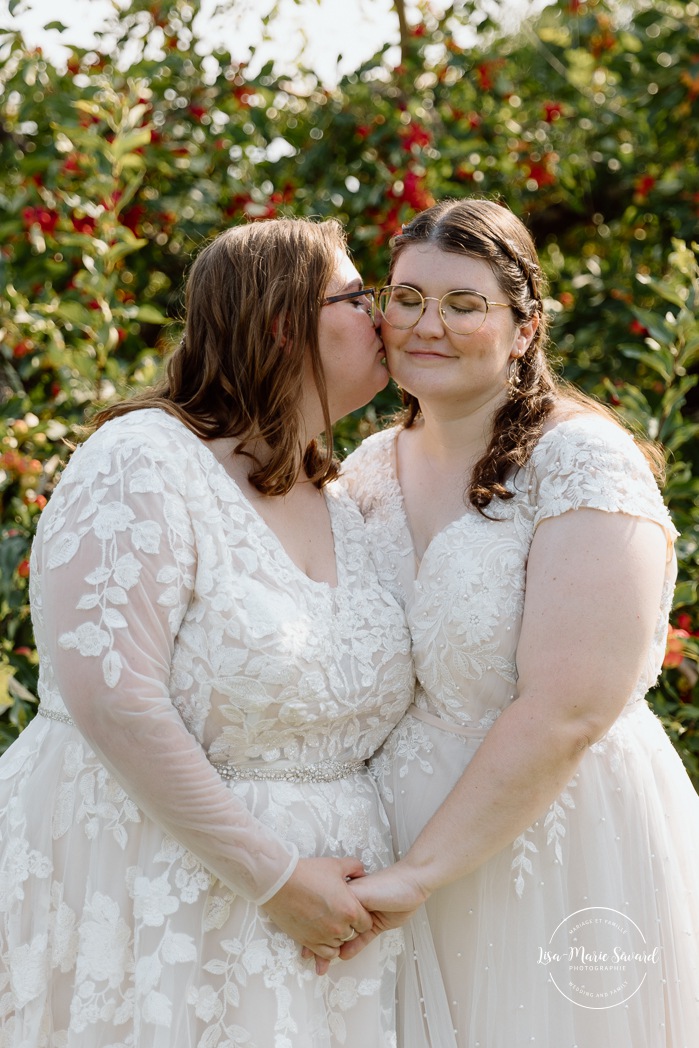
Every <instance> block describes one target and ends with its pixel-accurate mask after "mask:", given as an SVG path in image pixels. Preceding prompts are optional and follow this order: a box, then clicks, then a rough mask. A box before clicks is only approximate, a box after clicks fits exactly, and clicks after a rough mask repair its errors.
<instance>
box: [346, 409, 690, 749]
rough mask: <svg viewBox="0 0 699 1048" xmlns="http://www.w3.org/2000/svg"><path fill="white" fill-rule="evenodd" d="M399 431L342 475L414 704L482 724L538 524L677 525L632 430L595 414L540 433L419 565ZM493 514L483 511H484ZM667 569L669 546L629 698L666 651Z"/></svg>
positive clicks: (505, 657)
mask: <svg viewBox="0 0 699 1048" xmlns="http://www.w3.org/2000/svg"><path fill="white" fill-rule="evenodd" d="M397 432H398V430H396V429H389V430H385V431H383V432H381V433H378V434H375V435H374V436H371V437H369V438H368V439H367V440H365V441H364V443H363V444H362V445H361V447H360V448H359V449H358V450H357V451H355V452H354V453H353V454H352V455H351V456H350V457H349V458H348V460H347V462H346V463H345V467H344V470H343V477H344V481H345V483H346V485H347V486H348V489H349V490H350V492H351V493H352V495H353V497H354V498H355V499H356V500H357V502H358V504H359V505H360V508H361V509H362V512H363V513H364V515H365V517H366V520H367V529H368V535H369V539H370V542H371V545H372V548H373V550H374V556H375V559H376V562H377V566H378V569H379V574H380V576H381V579H382V581H383V583H384V585H385V586H386V587H387V588H388V589H390V590H391V592H392V593H393V594H394V596H395V597H396V599H398V600H400V601H401V603H402V604H403V605H404V607H405V610H406V614H407V618H408V623H409V626H410V631H411V634H412V639H413V652H414V658H415V667H416V673H417V678H418V682H419V686H418V689H417V693H416V700H415V701H416V705H417V706H418V707H419V708H422V709H425V710H427V711H429V712H430V713H433V714H435V715H437V716H439V717H441V718H443V719H445V720H447V721H449V722H452V723H455V724H458V725H461V726H464V727H468V728H474V729H476V728H477V729H482V730H486V729H487V728H489V727H490V726H491V724H492V723H493V721H494V720H495V719H496V718H497V716H498V715H499V714H500V712H501V711H502V710H503V709H504V708H505V707H506V706H507V705H508V704H509V703H510V702H511V701H512V700H513V699H514V698H515V696H516V690H517V687H516V686H517V667H516V651H517V644H518V640H519V631H520V626H521V617H522V610H523V606H524V589H525V583H526V569H527V557H528V553H529V547H530V545H531V542H532V538H533V535H534V532H535V530H536V527H537V526H538V524H539V523H540V522H541V521H542V520H545V519H546V518H548V517H555V516H557V515H560V514H562V513H566V512H568V511H570V510H574V509H576V508H580V507H585V508H588V509H598V510H603V511H606V512H622V513H627V514H630V515H633V516H639V517H644V518H647V519H649V520H653V521H656V522H657V523H659V524H660V525H661V526H662V527H663V528H664V529H665V531H666V534H667V536H668V541H669V542H670V541H671V540H673V539H674V536H675V535H676V531H675V528H674V526H673V524H672V521H671V519H670V516H669V514H668V511H667V509H666V508H665V506H664V504H663V502H662V499H661V497H660V493H659V491H658V488H657V486H656V484H655V481H654V480H653V477H652V475H651V473H650V470H649V468H648V465H647V463H646V461H645V458H644V457H643V455H642V453H641V452H640V450H639V449H638V447H637V446H636V445H635V444H634V442H633V440H632V439H631V437H630V436H629V435H628V434H627V433H626V432H625V431H624V430H622V429H621V428H620V427H619V426H616V425H615V424H614V423H612V422H610V421H608V420H607V419H605V418H602V417H600V416H597V415H592V414H590V415H585V416H579V417H576V418H573V419H570V420H567V421H565V422H561V423H559V424H558V425H557V426H555V427H554V428H552V429H551V430H549V431H548V432H547V433H545V434H544V435H543V436H542V438H541V439H540V441H539V443H538V444H537V446H536V448H535V450H534V453H533V455H532V457H531V459H530V461H529V463H528V464H527V466H526V468H524V469H522V470H521V471H520V472H519V473H518V474H517V475H516V476H515V477H514V478H513V479H512V480H510V481H509V482H508V485H507V486H508V489H509V490H510V491H512V492H513V493H514V496H513V498H512V499H510V500H508V501H503V500H498V499H494V500H493V502H491V504H490V506H489V507H488V508H487V510H486V513H487V514H488V517H486V516H484V515H483V514H482V513H480V512H479V511H478V510H477V509H476V508H475V507H473V506H471V505H470V504H469V505H467V506H466V507H465V510H464V514H463V516H461V517H459V518H458V519H457V520H455V521H453V522H452V523H450V524H449V525H447V526H446V527H445V528H443V529H442V530H441V531H440V532H439V533H438V534H437V535H435V536H434V538H433V539H432V541H431V543H430V544H429V546H428V548H427V550H426V551H425V553H424V555H423V557H422V561H421V562H420V563H419V564H418V562H417V558H416V555H415V551H414V546H413V541H412V537H411V534H410V529H409V526H408V521H407V518H406V514H405V508H404V505H403V497H402V493H401V490H400V486H399V483H398V479H397V474H396V455H395V440H396V434H397ZM489 518H491V519H489ZM675 576H676V564H675V560H674V555H672V554H671V553H669V556H668V566H667V572H666V579H665V586H664V589H663V595H662V601H661V605H660V607H659V608H658V616H657V628H656V632H655V637H654V641H653V645H652V647H651V649H650V651H649V654H648V658H647V660H646V664H645V667H644V670H643V673H642V674H641V676H640V677H639V679H638V681H637V683H636V686H635V688H634V690H633V693H632V694H631V695H630V696H629V704H631V703H633V702H635V701H637V700H638V699H640V698H642V697H643V696H644V695H645V694H646V692H647V691H648V689H649V688H650V687H651V686H652V684H653V683H654V682H655V680H656V678H657V676H658V673H659V671H660V667H661V665H662V659H663V655H664V652H665V641H666V637H667V617H668V613H669V610H670V606H671V600H672V592H673V588H674V582H675Z"/></svg>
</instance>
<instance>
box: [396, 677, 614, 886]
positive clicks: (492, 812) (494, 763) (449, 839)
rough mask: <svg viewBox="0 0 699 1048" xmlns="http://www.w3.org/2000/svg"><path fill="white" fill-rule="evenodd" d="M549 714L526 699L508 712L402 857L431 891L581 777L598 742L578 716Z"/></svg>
mask: <svg viewBox="0 0 699 1048" xmlns="http://www.w3.org/2000/svg"><path fill="white" fill-rule="evenodd" d="M547 709H548V710H550V703H549V704H548V705H547V703H546V702H544V701H543V700H537V699H535V698H532V699H530V700H525V698H524V697H522V698H520V699H518V700H516V701H515V702H514V703H513V704H512V705H511V706H509V707H508V708H507V709H506V710H505V711H504V712H503V714H502V715H501V716H500V717H499V718H498V720H497V721H496V722H495V724H494V725H493V727H492V728H491V729H490V731H489V732H488V735H487V736H486V738H485V740H484V741H483V743H482V745H481V747H480V749H479V750H478V752H477V753H476V755H475V756H474V758H473V760H472V761H471V763H470V764H469V766H468V768H467V769H466V771H465V772H464V773H463V775H462V777H461V778H460V780H459V781H458V783H457V784H456V786H455V787H454V789H453V790H452V792H451V793H450V794H449V796H448V797H447V798H446V800H445V801H444V803H443V804H442V805H441V806H440V808H439V809H438V810H437V812H436V813H435V815H434V816H433V817H432V819H430V821H429V823H428V824H427V826H425V828H424V829H423V831H422V833H421V834H420V835H419V836H418V838H417V839H416V841H415V843H414V844H413V845H412V847H411V848H410V850H409V851H408V852H407V853H406V855H405V857H404V859H403V860H401V864H403V865H405V867H406V868H407V869H406V872H407V873H408V874H409V876H410V877H411V878H414V879H415V880H417V882H418V883H419V884H420V886H421V887H422V889H423V890H424V891H425V893H426V894H430V893H431V892H433V891H435V890H436V889H437V888H439V887H442V886H443V885H445V884H448V883H450V882H452V881H454V880H457V879H459V878H460V877H464V876H465V875H466V874H468V873H470V872H471V871H472V870H474V869H477V868H478V867H479V866H480V865H481V864H482V863H484V862H486V861H487V860H488V859H489V858H490V857H491V856H493V855H495V854H496V853H497V852H499V851H501V850H502V849H503V848H505V847H507V845H509V844H511V843H512V841H513V840H515V838H516V837H517V836H518V835H519V834H520V833H521V832H522V831H523V830H525V829H526V828H527V827H528V826H530V825H531V824H532V823H533V822H534V821H535V820H536V819H537V818H539V817H540V816H541V815H542V814H543V813H544V812H545V811H546V810H547V808H548V807H549V805H550V804H551V803H552V801H553V800H554V799H555V798H556V797H557V796H558V795H559V793H560V792H561V791H562V790H563V789H564V788H565V786H566V784H567V783H568V782H569V781H570V780H571V778H572V777H573V775H574V774H575V771H576V769H577V767H578V765H579V763H580V761H581V759H582V757H583V755H584V753H585V750H586V748H587V745H588V743H589V742H590V741H594V740H593V739H592V738H590V735H589V725H587V724H586V723H585V722H584V721H583V720H581V719H580V718H577V717H574V716H570V717H560V718H554V719H552V718H551V716H550V713H549V714H548V715H547V713H546V711H547ZM611 719H613V717H612V718H611ZM610 722H611V721H610Z"/></svg>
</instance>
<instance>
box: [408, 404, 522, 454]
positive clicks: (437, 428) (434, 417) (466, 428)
mask: <svg viewBox="0 0 699 1048" xmlns="http://www.w3.org/2000/svg"><path fill="white" fill-rule="evenodd" d="M502 403H503V397H502V394H501V393H498V394H497V395H496V396H494V397H493V398H491V399H490V400H488V401H485V402H484V403H483V404H481V405H479V406H478V407H477V408H475V409H471V410H469V411H468V412H462V413H459V412H458V411H443V410H440V408H435V407H433V406H431V405H429V404H427V405H426V404H423V403H422V402H421V404H420V407H421V410H422V417H423V422H422V425H421V433H420V442H421V443H422V444H423V447H424V449H425V450H426V451H427V452H428V454H429V455H430V458H431V459H432V460H433V461H434V462H435V463H441V464H443V465H444V466H448V465H449V464H450V463H455V464H459V463H460V464H463V462H464V460H465V459H466V460H468V461H469V462H476V461H477V460H478V459H479V458H480V457H481V456H482V455H483V454H484V452H485V450H486V448H487V447H488V444H489V443H490V440H491V437H492V435H493V418H494V417H495V414H496V413H497V411H498V410H499V408H500V407H501V406H502Z"/></svg>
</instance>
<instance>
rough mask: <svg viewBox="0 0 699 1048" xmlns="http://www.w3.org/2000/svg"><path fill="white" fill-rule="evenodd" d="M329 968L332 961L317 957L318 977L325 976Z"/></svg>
mask: <svg viewBox="0 0 699 1048" xmlns="http://www.w3.org/2000/svg"><path fill="white" fill-rule="evenodd" d="M329 967H330V961H326V960H325V959H324V958H323V957H316V975H325V973H326V972H327V970H328V968H329Z"/></svg>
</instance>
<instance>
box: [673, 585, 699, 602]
mask: <svg viewBox="0 0 699 1048" xmlns="http://www.w3.org/2000/svg"><path fill="white" fill-rule="evenodd" d="M698 599H699V586H698V585H697V583H696V582H695V580H694V579H684V580H683V581H682V582H678V583H677V586H676V587H675V597H674V600H673V604H672V606H673V608H688V607H693V606H694V605H695V604H696V603H697V600H698Z"/></svg>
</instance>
